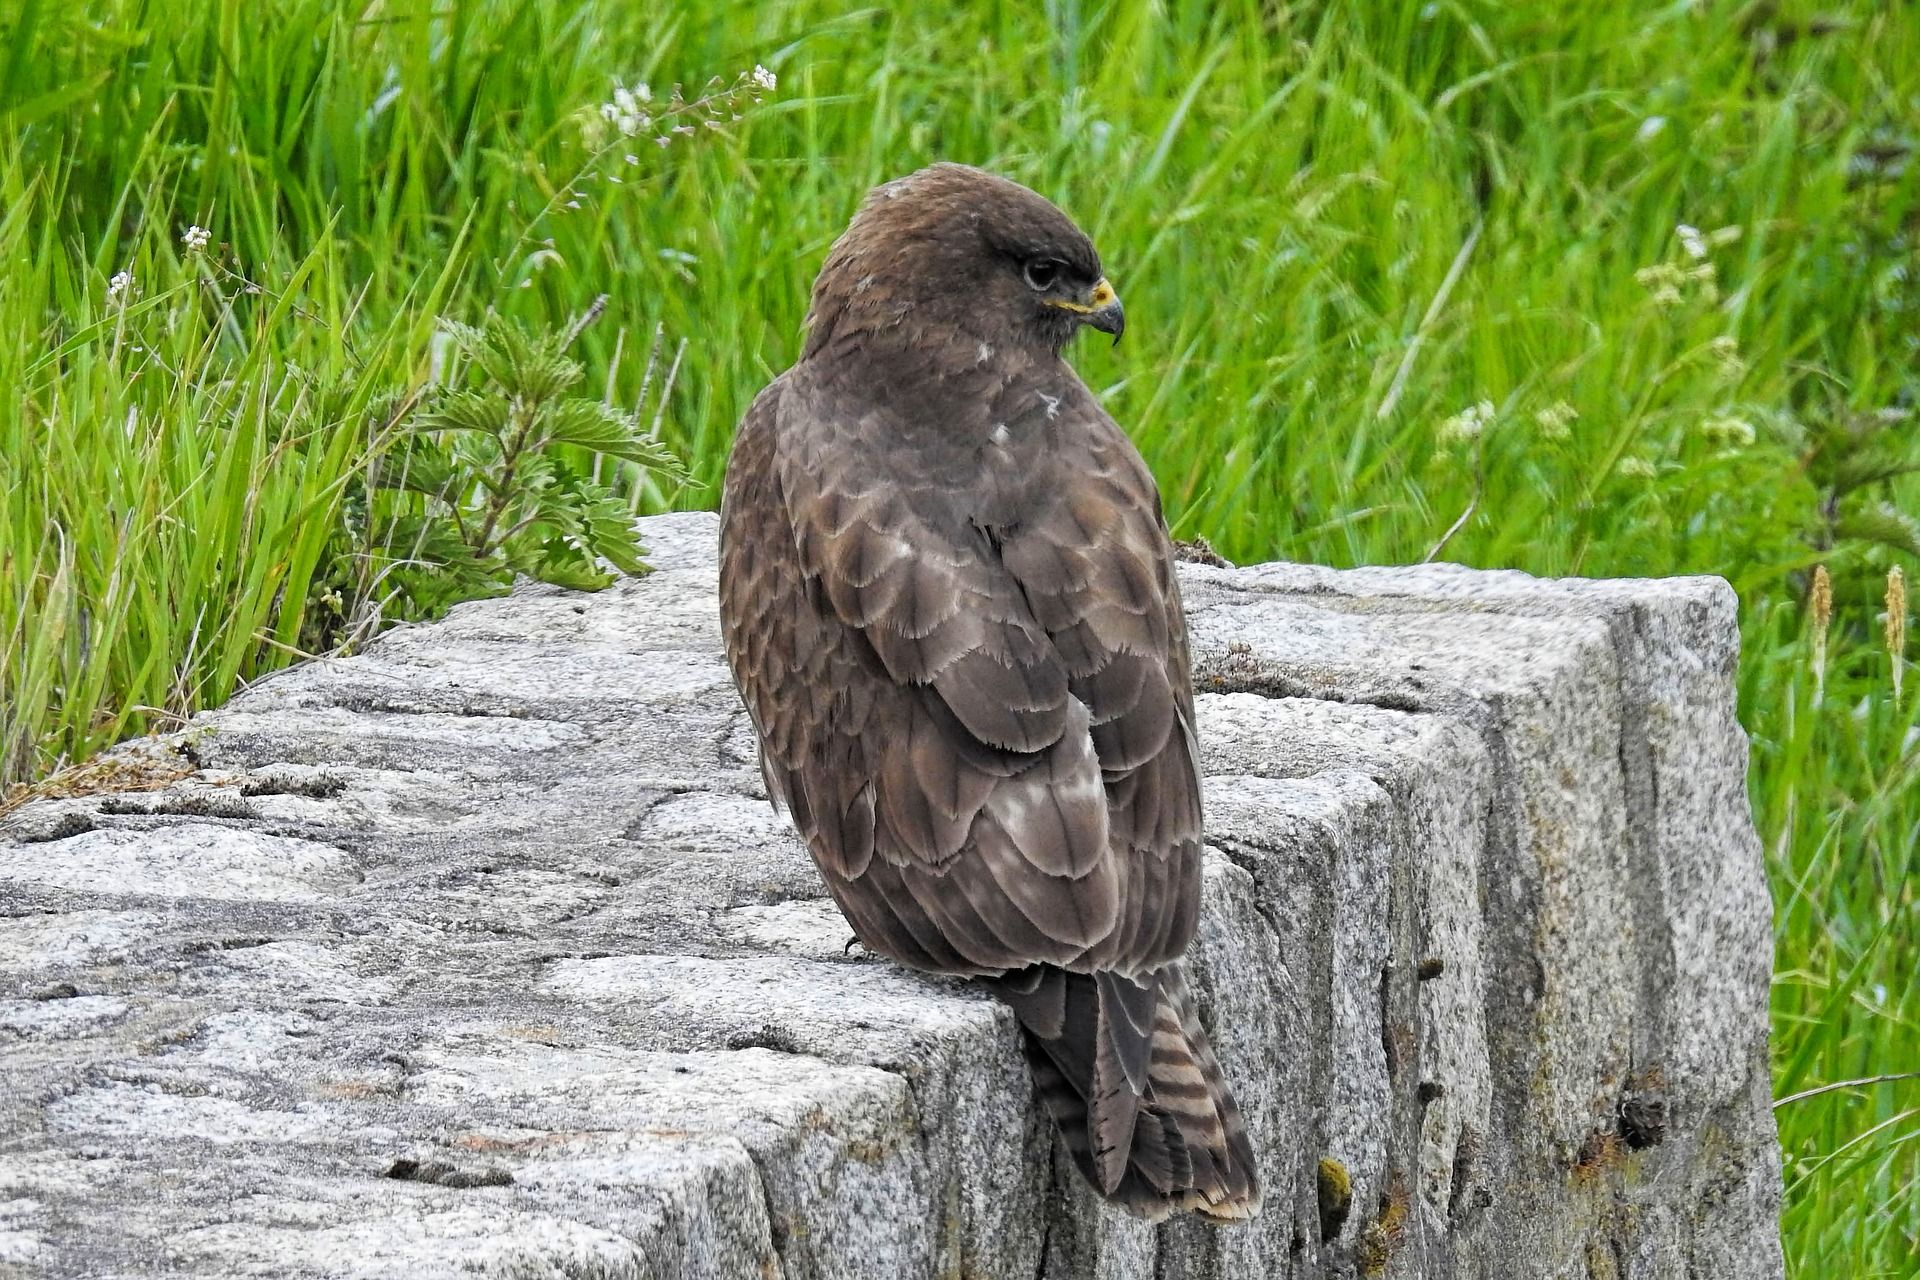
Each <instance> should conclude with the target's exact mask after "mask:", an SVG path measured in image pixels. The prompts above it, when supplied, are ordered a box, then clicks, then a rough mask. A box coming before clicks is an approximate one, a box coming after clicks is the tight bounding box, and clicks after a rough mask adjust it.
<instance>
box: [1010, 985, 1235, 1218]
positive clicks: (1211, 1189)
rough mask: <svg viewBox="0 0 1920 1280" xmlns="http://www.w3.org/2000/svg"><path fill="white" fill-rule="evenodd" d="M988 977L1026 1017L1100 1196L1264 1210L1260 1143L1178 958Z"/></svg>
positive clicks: (1029, 1037) (1069, 1132) (1079, 1157)
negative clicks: (1158, 963)
mask: <svg viewBox="0 0 1920 1280" xmlns="http://www.w3.org/2000/svg"><path fill="white" fill-rule="evenodd" d="M990 985H991V986H992V988H993V990H994V992H995V994H996V995H998V996H999V997H1000V998H1001V999H1002V1000H1003V1001H1005V1002H1006V1003H1007V1004H1008V1005H1010V1006H1011V1007H1012V1008H1013V1011H1014V1014H1015V1015H1016V1016H1017V1017H1018V1018H1019V1019H1020V1024H1021V1027H1022V1028H1023V1030H1024V1032H1025V1035H1024V1039H1025V1043H1026V1050H1027V1060H1028V1061H1029V1063H1031V1064H1032V1067H1033V1078H1034V1085H1035V1088H1036V1091H1037V1092H1038V1093H1039V1094H1040V1096H1041V1098H1042V1099H1043V1100H1044V1101H1045V1102H1046V1105H1047V1110H1048V1112H1049V1113H1050V1114H1051V1115H1052V1116H1053V1120H1054V1123H1055V1125H1057V1126H1058V1128H1059V1130H1060V1136H1061V1139H1062V1141H1063V1142H1064V1143H1065V1144H1066V1149H1067V1153H1068V1155H1069V1156H1071V1157H1072V1159H1073V1163H1074V1165H1075V1166H1076V1167H1077V1168H1078V1169H1079V1170H1080V1172H1081V1174H1083V1175H1084V1176H1085V1177H1086V1179H1087V1181H1088V1182H1089V1183H1091V1184H1092V1185H1093V1187H1094V1189H1095V1190H1097V1191H1099V1192H1100V1194H1101V1195H1102V1196H1104V1197H1106V1198H1107V1199H1108V1200H1111V1201H1113V1202H1114V1203H1115V1204H1118V1205H1120V1206H1121V1207H1122V1208H1125V1209H1127V1210H1128V1211H1129V1212H1132V1213H1134V1214H1137V1215H1139V1216H1141V1217H1144V1218H1148V1219H1151V1220H1154V1221H1158V1220H1160V1219H1162V1218H1165V1217H1166V1216H1167V1215H1168V1214H1170V1213H1173V1212H1175V1211H1177V1210H1192V1211H1193V1212H1195V1213H1199V1214H1201V1215H1203V1216H1205V1217H1208V1218H1213V1219H1217V1220H1221V1221H1238V1220H1244V1219H1247V1218H1251V1217H1253V1216H1254V1215H1255V1214H1257V1213H1259V1211H1260V1183H1259V1174H1258V1171H1257V1170H1256V1169H1255V1167H1254V1156H1253V1144H1252V1143H1251V1141H1250V1140H1249V1139H1248V1137H1247V1129H1246V1123H1245V1121H1244V1120H1242V1118H1241V1116H1240V1108H1239V1106H1238V1104H1236V1103H1235V1102H1234V1099H1233V1093H1232V1091H1231V1090H1230V1089H1228V1088H1227V1083H1226V1080H1225V1079H1224V1078H1223V1077H1222V1075H1221V1073H1220V1063H1219V1061H1218V1059H1216V1058H1215V1057H1214V1053H1213V1046H1212V1045H1211V1044H1210V1043H1209V1042H1208V1040H1207V1036H1206V1032H1205V1031H1203V1030H1202V1029H1201V1026H1200V1019H1199V1015H1198V1012H1197V1011H1196V1009H1195V1006H1194V1002H1193V994H1192V992H1191V991H1190V990H1189V989H1188V987H1187V981H1186V975H1185V973H1184V972H1183V971H1182V969H1181V967H1180V965H1179V964H1178V963H1174V964H1169V965H1166V966H1164V967H1162V968H1160V969H1158V970H1155V971H1154V972H1153V973H1151V974H1148V975H1145V976H1144V977H1142V978H1138V979H1135V978H1129V977H1126V976H1124V975H1122V974H1118V973H1112V972H1102V973H1093V974H1084V973H1070V972H1068V971H1067V970H1064V969H1058V968H1055V967H1053V966H1051V965H1037V966H1034V967H1033V968H1030V969H1023V970H1020V971H1019V972H1017V973H1012V974H1008V975H1007V976H1006V977H1004V978H1001V979H998V980H996V981H994V982H993V983H991V984H990Z"/></svg>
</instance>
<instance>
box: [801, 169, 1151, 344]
mask: <svg viewBox="0 0 1920 1280" xmlns="http://www.w3.org/2000/svg"><path fill="white" fill-rule="evenodd" d="M807 323H808V326H809V329H810V330H811V332H810V334H809V337H808V342H807V353H808V354H812V353H813V352H814V351H816V350H818V349H820V348H822V347H824V346H826V345H828V344H829V343H839V342H853V343H858V344H860V345H869V344H875V343H878V344H885V343H886V342H888V341H889V339H890V338H891V337H896V336H897V337H900V338H903V339H908V340H912V341H916V342H921V343H922V344H924V341H925V338H926V337H928V336H933V335H935V334H940V335H942V336H946V335H951V336H952V337H954V338H962V339H969V340H971V341H972V342H973V343H974V344H976V346H975V347H974V351H975V352H977V351H979V350H988V351H990V350H993V349H995V348H997V347H1001V346H1014V347H1020V346H1034V347H1041V348H1046V349H1050V350H1053V351H1058V350H1059V349H1060V348H1061V347H1062V346H1064V345H1065V344H1066V341H1067V339H1069V338H1071V337H1072V336H1073V334H1074V333H1075V332H1076V331H1077V330H1078V329H1079V328H1080V327H1081V326H1082V325H1088V326H1091V327H1092V328H1095V329H1099V330H1101V331H1102V332H1103V333H1110V334H1112V335H1113V336H1114V341H1116V342H1118V341H1119V340H1120V333H1121V330H1122V329H1123V328H1124V327H1125V324H1126V314H1125V312H1124V311H1122V310H1121V307H1120V298H1119V295H1118V294H1116V293H1115V292H1114V289H1113V286H1112V285H1111V284H1109V283H1107V279H1106V277H1105V276H1104V275H1103V274H1102V272H1101V269H1100V255H1099V253H1098V252H1096V251H1095V250H1094V247H1093V241H1091V240H1089V239H1088V238H1087V235H1086V233H1085V232H1084V231H1082V230H1080V228H1078V227H1076V226H1074V225H1073V220H1072V219H1071V218H1069V217H1067V215H1066V214H1064V213H1062V212H1060V210H1059V209H1057V208H1055V207H1054V206H1053V205H1052V204H1051V203H1049V202H1048V201H1047V200H1046V199H1044V198H1042V197H1041V196H1039V195H1037V194H1035V193H1034V192H1032V191H1029V190H1028V189H1027V188H1025V187H1023V186H1021V185H1020V184H1019V183H1017V182H1010V181H1008V180H1007V179H1005V178H1001V177H996V176H995V175H993V174H990V173H986V172H984V171H982V170H979V169H973V168H969V167H968V166H966V165H958V164H936V165H933V166H931V167H929V168H926V169H922V170H920V171H919V172H918V173H913V174H909V175H907V176H906V177H904V178H896V179H895V180H893V181H892V182H888V183H885V184H883V185H881V186H879V187H876V188H875V189H874V190H873V192H872V193H871V194H869V195H868V197H867V200H866V203H865V204H863V205H862V206H861V208H860V212H859V213H857V214H855V215H854V219H853V222H852V224H851V225H849V226H848V227H847V230H846V232H845V233H844V234H843V235H841V237H840V239H839V240H838V241H836V242H835V243H834V246H833V249H832V251H831V252H830V253H829V254H828V255H827V261H826V264H825V265H824V266H823V267H822V268H821V270H820V277H819V279H818V280H817V281H815V282H814V286H813V305H812V308H811V310H810V311H809V312H808V316H807Z"/></svg>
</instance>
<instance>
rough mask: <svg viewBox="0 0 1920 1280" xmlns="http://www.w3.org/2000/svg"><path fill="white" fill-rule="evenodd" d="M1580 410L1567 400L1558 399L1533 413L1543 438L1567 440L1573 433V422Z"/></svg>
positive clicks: (1534, 421) (1534, 420) (1535, 423)
mask: <svg viewBox="0 0 1920 1280" xmlns="http://www.w3.org/2000/svg"><path fill="white" fill-rule="evenodd" d="M1579 416H1580V411H1579V410H1578V409H1576V408H1574V407H1573V406H1572V405H1570V404H1568V403H1567V402H1566V401H1565V400H1556V401H1554V402H1553V403H1552V404H1550V405H1548V406H1547V407H1546V408H1544V409H1541V410H1539V411H1538V412H1536V413H1535V414H1534V415H1533V423H1534V425H1535V426H1536V427H1538V428H1539V429H1540V438H1541V439H1542V440H1565V439H1566V438H1567V437H1568V436H1570V435H1572V434H1573V423H1574V420H1575V419H1576V418H1578V417H1579Z"/></svg>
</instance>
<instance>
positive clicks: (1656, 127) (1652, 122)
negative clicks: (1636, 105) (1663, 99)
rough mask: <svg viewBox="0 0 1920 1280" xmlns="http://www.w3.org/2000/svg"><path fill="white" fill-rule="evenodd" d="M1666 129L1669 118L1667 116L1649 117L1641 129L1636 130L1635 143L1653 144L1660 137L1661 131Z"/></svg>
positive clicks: (1641, 124) (1634, 134) (1643, 121)
mask: <svg viewBox="0 0 1920 1280" xmlns="http://www.w3.org/2000/svg"><path fill="white" fill-rule="evenodd" d="M1666 127H1667V118H1666V117H1665V116H1648V117H1647V118H1646V119H1645V120H1642V121H1641V122H1640V127H1639V128H1638V129H1636V130H1634V133H1633V138H1634V141H1636V142H1652V141H1653V140H1654V139H1655V138H1657V137H1659V136H1660V131H1661V130H1662V129H1665V128H1666Z"/></svg>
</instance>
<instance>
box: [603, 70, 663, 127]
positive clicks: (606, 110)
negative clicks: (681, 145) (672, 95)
mask: <svg viewBox="0 0 1920 1280" xmlns="http://www.w3.org/2000/svg"><path fill="white" fill-rule="evenodd" d="M652 102H653V90H652V89H650V88H648V87H647V85H646V84H645V83H644V82H642V83H640V84H636V85H634V86H633V87H632V88H631V89H629V88H628V87H627V86H625V85H623V84H621V83H620V82H619V81H618V80H616V81H614V82H613V101H612V102H603V103H601V104H600V118H601V119H602V120H605V121H606V122H607V123H608V124H610V125H612V126H613V127H614V128H616V129H618V130H619V131H620V136H621V137H623V138H631V137H633V136H634V135H635V134H637V133H639V132H640V131H641V130H643V129H650V128H652V127H653V116H652V115H651V114H649V112H648V107H649V105H650V104H651V103H652Z"/></svg>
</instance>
